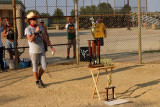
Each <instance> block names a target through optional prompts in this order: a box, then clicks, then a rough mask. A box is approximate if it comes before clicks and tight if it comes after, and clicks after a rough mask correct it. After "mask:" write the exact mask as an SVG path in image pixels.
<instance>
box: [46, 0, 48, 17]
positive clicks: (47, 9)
mask: <svg viewBox="0 0 160 107" xmlns="http://www.w3.org/2000/svg"><path fill="white" fill-rule="evenodd" d="M46 10H47V16H48V1H47V0H46Z"/></svg>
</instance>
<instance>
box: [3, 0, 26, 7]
mask: <svg viewBox="0 0 160 107" xmlns="http://www.w3.org/2000/svg"><path fill="white" fill-rule="evenodd" d="M15 2H16V4H21V5H22V6H23V7H25V6H24V4H23V3H22V1H20V0H15ZM0 4H12V0H0ZM25 8H26V7H25Z"/></svg>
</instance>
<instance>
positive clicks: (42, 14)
mask: <svg viewBox="0 0 160 107" xmlns="http://www.w3.org/2000/svg"><path fill="white" fill-rule="evenodd" d="M40 16H41V17H47V16H50V14H49V13H41V14H40Z"/></svg>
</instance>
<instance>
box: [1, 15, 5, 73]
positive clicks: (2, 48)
mask: <svg viewBox="0 0 160 107" xmlns="http://www.w3.org/2000/svg"><path fill="white" fill-rule="evenodd" d="M0 23H1V24H2V26H3V27H4V23H3V22H2V20H1V17H0ZM3 27H0V64H1V72H5V69H4V62H3V51H4V47H3V44H2V41H1V32H3V30H4V28H3Z"/></svg>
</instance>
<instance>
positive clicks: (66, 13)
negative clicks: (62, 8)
mask: <svg viewBox="0 0 160 107" xmlns="http://www.w3.org/2000/svg"><path fill="white" fill-rule="evenodd" d="M67 1H68V0H66V16H67V5H68V4H67Z"/></svg>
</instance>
